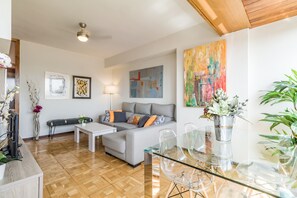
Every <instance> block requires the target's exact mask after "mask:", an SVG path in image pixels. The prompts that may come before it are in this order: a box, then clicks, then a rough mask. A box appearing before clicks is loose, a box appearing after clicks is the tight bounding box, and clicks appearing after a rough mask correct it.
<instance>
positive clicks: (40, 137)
mask: <svg viewBox="0 0 297 198" xmlns="http://www.w3.org/2000/svg"><path fill="white" fill-rule="evenodd" d="M68 133H69V134H70V133H74V131H67V132H62V133H57V134H54V135H53V136H52V139H53V138H55V137H59V136H64V135H65V134H68ZM46 138H49V136H48V135H42V136H39V139H46ZM23 140H24V141H27V140H34V138H33V137H29V138H23Z"/></svg>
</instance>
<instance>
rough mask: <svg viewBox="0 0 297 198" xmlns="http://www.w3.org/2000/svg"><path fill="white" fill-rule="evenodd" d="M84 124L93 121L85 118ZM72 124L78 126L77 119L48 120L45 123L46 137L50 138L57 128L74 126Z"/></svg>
mask: <svg viewBox="0 0 297 198" xmlns="http://www.w3.org/2000/svg"><path fill="white" fill-rule="evenodd" d="M85 122H86V123H89V122H93V119H92V118H89V117H86V118H85ZM74 124H79V118H67V119H56V120H49V121H47V122H46V125H47V126H48V127H49V133H48V136H49V137H50V138H52V137H53V135H54V133H55V130H56V127H57V126H65V125H74Z"/></svg>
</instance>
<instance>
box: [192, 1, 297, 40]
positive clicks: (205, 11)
mask: <svg viewBox="0 0 297 198" xmlns="http://www.w3.org/2000/svg"><path fill="white" fill-rule="evenodd" d="M188 2H189V3H190V4H191V5H192V6H193V7H194V8H195V9H196V11H197V12H198V13H199V14H200V15H201V16H202V17H203V18H204V19H205V20H206V21H207V22H208V23H209V24H210V25H211V26H212V27H213V28H214V29H215V30H216V32H217V33H218V34H219V35H224V34H226V33H230V32H235V31H238V30H241V29H245V28H254V27H258V26H261V25H265V24H268V23H272V22H274V21H278V20H281V19H285V18H288V17H292V16H296V15H297V0H188Z"/></svg>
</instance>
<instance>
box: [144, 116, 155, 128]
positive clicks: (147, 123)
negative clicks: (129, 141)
mask: <svg viewBox="0 0 297 198" xmlns="http://www.w3.org/2000/svg"><path fill="white" fill-rule="evenodd" d="M156 119H157V116H156V115H152V116H151V117H150V118H149V119H148V120H147V121H146V123H145V124H144V126H143V127H148V126H151V125H152V124H153V123H154V122H155V120H156Z"/></svg>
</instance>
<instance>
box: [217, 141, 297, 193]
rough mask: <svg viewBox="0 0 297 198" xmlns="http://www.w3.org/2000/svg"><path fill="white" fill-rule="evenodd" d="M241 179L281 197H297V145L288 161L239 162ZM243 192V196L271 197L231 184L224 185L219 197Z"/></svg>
mask: <svg viewBox="0 0 297 198" xmlns="http://www.w3.org/2000/svg"><path fill="white" fill-rule="evenodd" d="M236 171H237V173H238V174H239V176H240V179H241V180H246V181H249V183H251V184H253V185H257V186H258V187H260V188H261V189H262V190H266V191H270V192H274V193H276V194H278V196H280V197H285V198H294V197H297V189H296V179H297V147H296V148H295V149H294V150H293V152H292V157H291V158H290V159H289V160H288V161H287V162H286V163H282V164H281V163H279V164H276V163H271V162H267V161H264V160H252V161H247V162H242V163H240V164H238V166H237V168H236ZM231 192H232V193H241V195H242V196H241V197H257V198H258V197H259V198H262V197H263V198H266V197H270V196H268V195H265V194H263V193H259V192H258V193H257V191H252V190H250V189H242V190H241V191H240V190H234V189H233V188H232V187H231V186H230V185H223V186H222V187H221V189H220V190H219V191H218V193H217V198H223V197H225V195H226V193H231Z"/></svg>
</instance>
